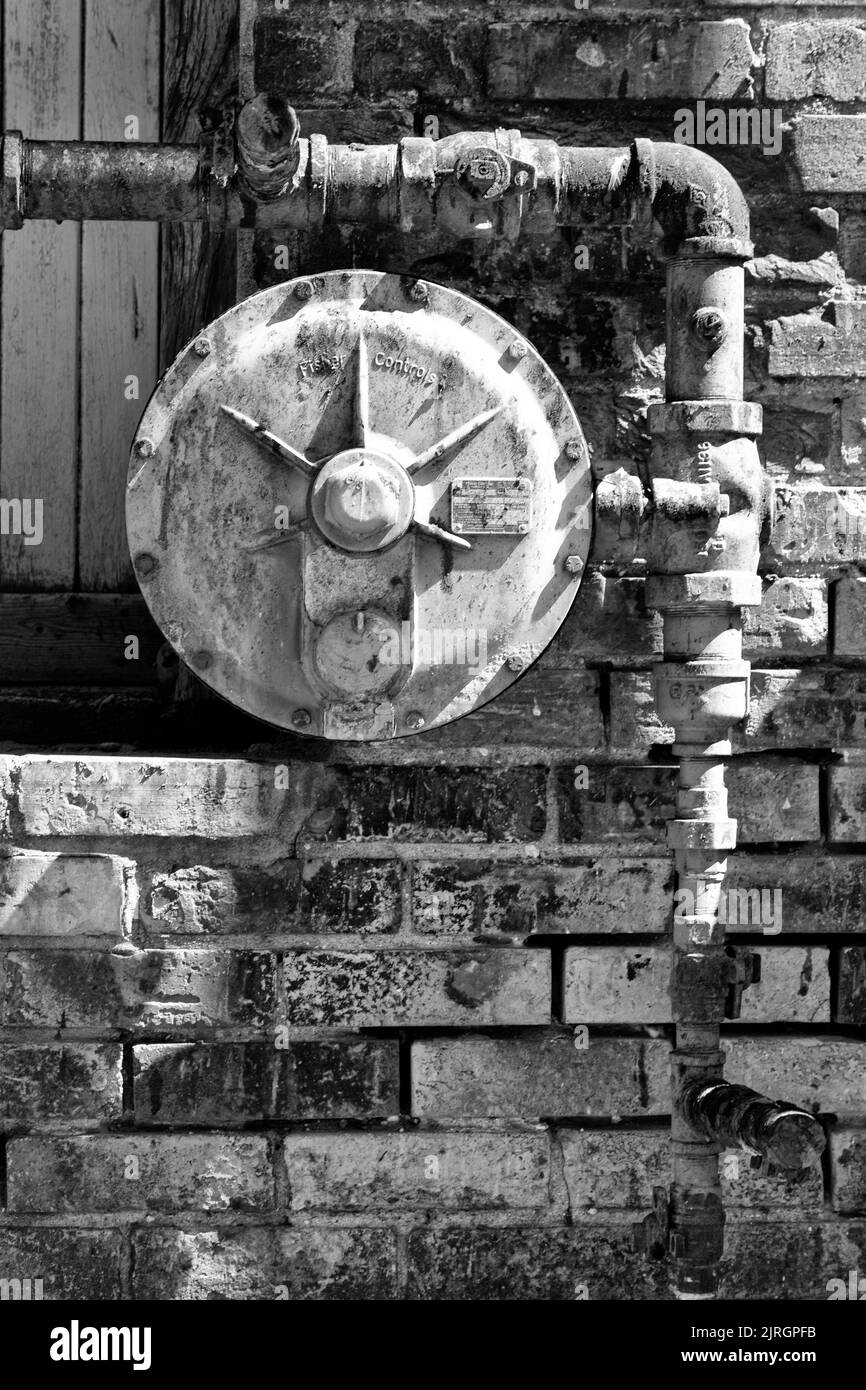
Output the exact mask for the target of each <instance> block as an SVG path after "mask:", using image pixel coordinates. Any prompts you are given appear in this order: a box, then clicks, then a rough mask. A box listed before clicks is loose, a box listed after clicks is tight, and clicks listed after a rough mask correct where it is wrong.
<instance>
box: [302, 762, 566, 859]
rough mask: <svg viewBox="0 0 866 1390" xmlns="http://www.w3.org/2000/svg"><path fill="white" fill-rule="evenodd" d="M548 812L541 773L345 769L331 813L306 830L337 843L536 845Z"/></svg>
mask: <svg viewBox="0 0 866 1390" xmlns="http://www.w3.org/2000/svg"><path fill="white" fill-rule="evenodd" d="M545 807H546V791H545V773H544V769H543V768H539V767H518V768H512V769H509V770H508V771H506V772H491V771H488V770H486V769H482V768H460V767H456V768H444V767H395V768H389V767H366V768H363V769H362V768H354V767H353V768H344V769H343V784H342V791H341V792H340V793H339V794H337V798H336V802H335V804H333V806H332V807H331V810H330V811H329V812H325V811H324V810H323V811H322V812H320V819H318V820H315V824H314V825H312V827H308V828H310V829H311V833H316V832H318V833H319V834H320V835H322V836H323V837H324V838H327V839H332V840H362V839H371V838H389V839H401V840H436V839H447V840H452V841H453V840H458V841H459V840H479V841H484V840H490V841H499V840H536V839H538V838H539V836H540V835H542V834H543V833H544V829H545V825H546V812H545Z"/></svg>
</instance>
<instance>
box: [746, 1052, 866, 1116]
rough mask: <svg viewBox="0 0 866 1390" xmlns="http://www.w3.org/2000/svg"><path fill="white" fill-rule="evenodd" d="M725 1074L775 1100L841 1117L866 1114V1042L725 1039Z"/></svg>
mask: <svg viewBox="0 0 866 1390" xmlns="http://www.w3.org/2000/svg"><path fill="white" fill-rule="evenodd" d="M724 1050H725V1052H726V1053H727V1061H726V1063H725V1077H726V1079H727V1080H728V1081H736V1082H739V1083H740V1084H741V1085H743V1086H750V1087H751V1088H752V1090H753V1091H758V1092H760V1093H761V1095H765V1096H772V1097H773V1099H774V1100H784V1101H789V1102H790V1103H791V1104H792V1105H802V1106H804V1107H805V1109H807V1110H811V1111H814V1112H815V1113H818V1112H823V1113H827V1114H834V1115H838V1116H840V1117H841V1118H846V1119H847V1118H849V1117H860V1116H863V1115H866V1042H860V1041H858V1040H856V1039H853V1038H819V1037H797V1038H783V1037H751V1038H726V1039H725V1041H724Z"/></svg>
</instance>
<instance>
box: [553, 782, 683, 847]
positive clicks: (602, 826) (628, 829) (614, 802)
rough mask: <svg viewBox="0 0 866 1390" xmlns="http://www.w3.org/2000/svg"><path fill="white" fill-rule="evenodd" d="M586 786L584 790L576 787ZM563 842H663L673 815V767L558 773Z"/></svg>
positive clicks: (560, 830) (560, 833)
mask: <svg viewBox="0 0 866 1390" xmlns="http://www.w3.org/2000/svg"><path fill="white" fill-rule="evenodd" d="M583 780H586V781H588V784H589V785H588V786H587V787H586V788H585V789H584V788H582V787H581V786H580V785H576V783H578V784H579V783H580V782H582V781H583ZM556 784H557V797H558V801H559V836H560V839H561V840H562V841H564V842H566V843H568V842H569V841H575V842H579V841H587V842H589V843H592V842H593V841H603V840H615V841H617V842H619V841H623V840H625V841H628V840H656V841H658V840H662V841H663V839H664V828H665V824H666V822H667V821H668V820H670V819H671V818H672V816H673V815H674V814H675V788H676V773H675V772H674V770H673V768H671V767H647V766H643V767H602V766H600V765H590V766H589V768H588V776H587V778H586V779H584V778H583V777H579V778H576V777H575V771H574V767H572V766H569V767H561V768H558V769H557V779H556Z"/></svg>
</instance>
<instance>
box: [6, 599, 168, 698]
mask: <svg viewBox="0 0 866 1390" xmlns="http://www.w3.org/2000/svg"><path fill="white" fill-rule="evenodd" d="M131 639H135V641H132V640H131ZM164 641H165V639H164V637H163V635H162V633H161V632H160V631H159V628H158V627H157V626H156V624H155V623H154V621H153V619H152V618H151V616H150V613H149V612H148V609H147V605H146V604H145V602H144V599H143V598H141V596H140V595H139V594H0V677H2V684H3V686H9V685H28V684H34V685H54V684H62V685H75V684H82V685H112V686H120V685H124V686H127V685H137V686H154V687H155V686H157V685H163V686H165V687H166V688H167V687H168V686H170V685H171V684H172V682H173V679H174V675H175V672H176V667H177V663H176V662H174V663H171V662H167V661H165V659H164V658H163V657H162V656H161V655H160V659H159V661H157V654H158V653H159V652H160V648H161V647H162V646H163V644H164Z"/></svg>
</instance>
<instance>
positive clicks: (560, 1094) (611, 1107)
mask: <svg viewBox="0 0 866 1390" xmlns="http://www.w3.org/2000/svg"><path fill="white" fill-rule="evenodd" d="M579 1041H581V1040H580V1039H575V1038H571V1037H568V1036H564V1035H558V1036H555V1037H544V1038H507V1039H506V1038H503V1039H494V1038H484V1037H459V1038H447V1039H436V1040H430V1041H426V1040H417V1041H415V1042H413V1044H412V1113H413V1114H414V1115H418V1116H419V1117H421V1118H434V1117H442V1118H449V1117H450V1118H458V1117H467V1118H469V1117H471V1118H479V1119H482V1118H495V1117H497V1116H506V1117H507V1116H522V1117H523V1118H525V1119H532V1118H536V1117H539V1116H544V1115H559V1116H580V1115H663V1114H666V1113H667V1112H668V1111H669V1109H670V1084H669V1077H668V1044H667V1043H666V1042H662V1041H655V1040H654V1041H643V1040H637V1039H631V1038H594V1037H593V1036H592V1032H591V1030H590V1034H589V1046H588V1047H583V1046H581V1047H577V1046H576V1045H575V1043H576V1042H579Z"/></svg>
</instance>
